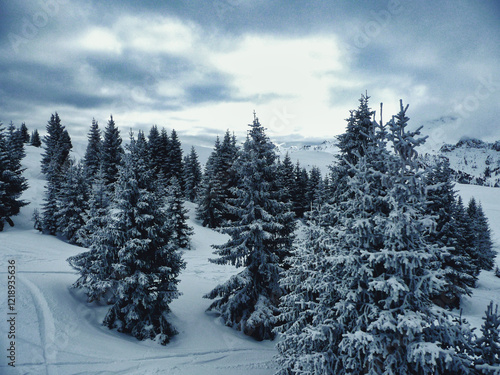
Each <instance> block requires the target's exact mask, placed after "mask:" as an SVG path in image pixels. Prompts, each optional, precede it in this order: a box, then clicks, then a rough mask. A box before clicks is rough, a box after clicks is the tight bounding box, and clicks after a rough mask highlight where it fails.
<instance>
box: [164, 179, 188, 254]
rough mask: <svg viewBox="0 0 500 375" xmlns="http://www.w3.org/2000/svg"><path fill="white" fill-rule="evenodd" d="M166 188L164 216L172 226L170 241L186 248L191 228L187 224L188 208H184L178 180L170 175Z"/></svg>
mask: <svg viewBox="0 0 500 375" xmlns="http://www.w3.org/2000/svg"><path fill="white" fill-rule="evenodd" d="M168 185H169V186H168V188H167V202H168V204H167V212H166V216H167V217H168V219H169V221H170V223H171V224H170V225H171V227H172V239H171V241H172V243H173V244H174V245H175V246H177V247H180V248H184V249H187V248H189V246H190V245H189V244H190V240H189V239H190V237H191V235H192V234H193V228H191V227H190V226H189V225H188V224H187V219H188V216H187V213H188V210H187V209H185V208H184V202H183V194H182V190H181V186H180V185H179V181H178V180H177V179H176V178H175V177H172V178H171V179H170V181H169V184H168Z"/></svg>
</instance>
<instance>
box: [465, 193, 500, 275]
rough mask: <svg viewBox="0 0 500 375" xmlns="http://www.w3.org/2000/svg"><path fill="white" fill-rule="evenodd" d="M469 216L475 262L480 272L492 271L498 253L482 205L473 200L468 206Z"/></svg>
mask: <svg viewBox="0 0 500 375" xmlns="http://www.w3.org/2000/svg"><path fill="white" fill-rule="evenodd" d="M467 216H468V217H469V220H470V223H471V229H472V233H473V239H472V247H473V249H474V255H473V261H474V263H475V265H476V266H477V268H478V269H479V270H486V271H491V270H492V269H493V266H494V264H495V256H496V252H495V251H494V250H493V243H492V242H491V232H490V227H489V224H488V219H487V218H486V216H485V214H484V212H483V208H482V206H481V203H477V202H476V200H475V199H474V198H471V200H470V201H469V204H468V206H467Z"/></svg>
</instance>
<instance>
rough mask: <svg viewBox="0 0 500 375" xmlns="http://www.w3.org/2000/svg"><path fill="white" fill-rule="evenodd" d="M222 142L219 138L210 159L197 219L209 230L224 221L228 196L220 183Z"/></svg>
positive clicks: (200, 193) (200, 196)
mask: <svg viewBox="0 0 500 375" xmlns="http://www.w3.org/2000/svg"><path fill="white" fill-rule="evenodd" d="M219 150H220V141H219V137H217V139H216V141H215V145H214V150H213V152H212V153H211V154H210V156H209V157H208V160H207V163H206V165H205V171H204V174H203V177H202V181H201V186H200V191H199V196H198V206H197V208H196V218H197V219H198V220H201V222H202V225H203V226H205V227H209V228H218V227H220V226H221V225H222V223H223V220H224V211H225V201H226V196H225V193H224V189H223V184H222V181H220V174H219V173H218V171H219V170H220V165H221V162H220V151H219Z"/></svg>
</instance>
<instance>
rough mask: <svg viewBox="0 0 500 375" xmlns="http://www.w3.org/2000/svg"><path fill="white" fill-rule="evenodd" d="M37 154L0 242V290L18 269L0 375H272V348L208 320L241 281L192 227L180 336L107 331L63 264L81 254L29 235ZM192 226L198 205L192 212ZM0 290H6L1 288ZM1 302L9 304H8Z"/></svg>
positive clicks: (36, 194) (178, 306) (0, 330)
mask: <svg viewBox="0 0 500 375" xmlns="http://www.w3.org/2000/svg"><path fill="white" fill-rule="evenodd" d="M40 152H41V150H40V149H35V148H32V147H28V148H27V154H28V156H27V158H26V159H25V163H24V164H25V166H26V167H27V168H28V169H27V170H26V172H25V175H26V176H27V177H28V178H29V183H30V188H29V190H27V191H26V192H25V195H24V199H26V200H29V201H31V202H33V203H32V204H30V205H29V206H27V207H24V208H23V210H22V213H21V214H20V215H19V216H17V217H15V223H16V227H15V228H6V230H5V231H4V232H1V233H0V248H1V251H0V260H1V261H0V264H1V265H2V268H1V269H0V273H1V274H2V276H1V277H2V279H4V280H3V281H2V285H6V284H5V280H6V277H7V275H6V272H7V261H8V260H11V259H14V260H15V262H16V267H17V272H16V306H15V308H16V312H17V316H16V354H17V358H16V367H15V368H14V369H13V368H11V367H8V366H7V363H6V356H5V355H4V354H3V353H4V351H5V349H4V348H7V347H8V346H7V331H8V326H7V323H6V319H3V317H6V316H7V311H5V310H6V306H5V301H4V303H2V309H1V312H0V313H1V314H2V315H1V316H2V322H3V323H2V324H1V325H0V338H1V339H0V343H1V344H2V345H1V347H2V349H3V350H2V352H3V353H2V356H1V359H0V374H61V375H62V374H64V375H65V374H96V373H99V374H114V373H116V374H218V375H219V374H220V375H222V374H236V373H237V374H272V373H274V372H275V370H276V369H275V368H274V362H273V357H274V355H275V354H276V351H275V348H274V344H275V343H274V342H256V341H255V340H253V339H250V338H247V337H246V336H244V335H242V334H241V333H239V332H236V331H234V330H233V329H231V328H228V327H225V326H223V325H222V324H221V323H220V322H219V320H218V318H217V316H215V315H213V314H207V313H205V309H206V308H207V307H208V306H209V304H210V300H207V299H204V298H202V296H203V294H205V293H207V292H209V291H210V290H211V289H212V288H213V287H215V286H216V285H217V284H218V283H220V282H222V281H225V280H226V279H227V278H229V277H230V276H231V275H232V274H234V273H235V269H234V268H233V267H224V266H218V265H214V264H212V263H209V262H208V258H209V257H211V256H212V249H211V247H210V245H211V244H216V243H222V242H224V241H225V238H226V237H225V236H224V235H222V234H219V233H216V232H214V231H212V230H210V229H207V228H203V227H201V226H200V225H199V223H197V222H195V221H193V220H190V225H191V226H193V227H194V228H195V234H194V237H193V240H192V242H193V250H190V251H186V252H185V254H184V259H185V260H186V261H187V268H186V269H185V270H184V271H183V272H182V274H181V275H180V280H181V282H180V284H179V290H180V291H181V292H182V293H183V295H182V296H181V298H179V299H178V300H175V301H174V302H173V303H172V304H171V307H172V314H171V321H172V323H173V324H174V325H175V326H176V328H177V329H178V331H179V334H178V335H177V336H176V337H175V338H174V339H173V340H172V341H171V342H170V343H169V344H167V345H166V346H161V345H158V344H156V343H154V342H151V341H143V342H141V341H138V340H136V339H135V338H133V337H130V336H127V335H124V334H120V333H118V332H116V331H111V330H109V329H108V328H105V327H103V326H101V324H100V322H101V321H102V319H103V317H104V315H105V313H106V311H107V309H108V308H107V306H101V305H98V304H95V303H92V304H88V303H86V302H85V296H84V295H82V293H81V292H80V291H77V290H73V289H71V288H70V285H71V284H72V283H73V282H74V281H75V280H76V279H77V274H76V273H75V271H74V270H73V269H72V268H71V267H70V266H69V265H68V263H67V262H66V259H67V258H68V257H69V256H71V255H74V254H77V253H79V252H81V251H83V249H82V248H79V247H77V246H73V245H69V244H67V243H64V242H62V241H60V240H59V239H57V238H56V237H53V236H47V235H42V234H40V233H39V232H37V231H35V230H34V229H32V224H31V222H30V221H29V220H30V217H31V215H32V212H33V208H34V207H37V206H39V205H40V203H41V202H40V197H43V185H44V182H43V180H42V179H41V177H42V176H41V174H40V166H39V163H40V162H39V160H40ZM187 207H188V208H189V210H190V216H191V217H194V205H193V204H187ZM2 290H4V288H3V287H2ZM3 298H6V296H5V297H3Z"/></svg>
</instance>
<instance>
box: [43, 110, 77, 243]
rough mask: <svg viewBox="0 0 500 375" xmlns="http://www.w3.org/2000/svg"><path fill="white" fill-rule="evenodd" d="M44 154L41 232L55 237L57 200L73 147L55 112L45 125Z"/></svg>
mask: <svg viewBox="0 0 500 375" xmlns="http://www.w3.org/2000/svg"><path fill="white" fill-rule="evenodd" d="M44 145H45V146H44V148H45V152H44V153H43V154H42V162H41V164H42V172H43V174H44V175H45V177H46V179H47V185H46V194H45V203H44V205H43V211H42V228H43V231H44V232H46V233H49V234H53V235H55V234H56V233H57V231H58V227H57V212H58V210H59V206H58V199H59V193H60V190H61V186H62V183H63V180H64V175H65V174H66V171H67V169H68V167H69V164H70V159H69V152H70V150H71V148H72V147H73V146H72V144H71V138H70V136H69V134H68V131H67V130H66V129H65V127H64V126H63V125H62V124H61V119H60V118H59V115H58V114H57V112H56V113H55V115H54V114H53V115H51V117H50V120H49V122H48V123H47V135H45V137H44Z"/></svg>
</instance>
